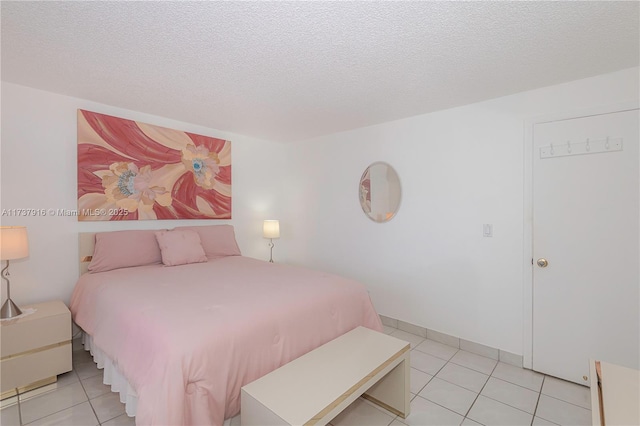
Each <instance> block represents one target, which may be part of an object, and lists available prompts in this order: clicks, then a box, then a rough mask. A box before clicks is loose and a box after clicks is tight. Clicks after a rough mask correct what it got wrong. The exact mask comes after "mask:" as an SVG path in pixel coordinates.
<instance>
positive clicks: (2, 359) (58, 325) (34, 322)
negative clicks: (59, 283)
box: [0, 300, 72, 394]
mask: <svg viewBox="0 0 640 426" xmlns="http://www.w3.org/2000/svg"><path fill="white" fill-rule="evenodd" d="M28 309H35V312H32V313H29V314H27V315H24V316H22V317H19V318H15V319H11V320H8V321H2V322H0V344H1V345H2V346H1V348H0V354H1V355H0V372H1V373H2V374H0V388H1V392H2V393H3V394H5V392H7V391H15V389H16V388H21V389H24V388H26V387H30V386H37V385H38V383H42V382H43V381H47V380H49V379H51V381H55V379H56V378H57V375H58V374H62V373H66V372H67V371H70V370H71V368H72V365H71V351H72V347H71V313H70V312H69V309H68V308H67V306H66V305H65V304H64V303H62V302H61V301H59V300H56V301H51V302H45V303H38V304H36V305H30V306H23V307H22V310H23V312H24V311H27V310H28Z"/></svg>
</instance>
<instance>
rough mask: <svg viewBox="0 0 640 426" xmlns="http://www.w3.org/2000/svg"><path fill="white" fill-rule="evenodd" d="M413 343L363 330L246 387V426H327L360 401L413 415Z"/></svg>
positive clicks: (403, 414)
mask: <svg viewBox="0 0 640 426" xmlns="http://www.w3.org/2000/svg"><path fill="white" fill-rule="evenodd" d="M409 353H410V351H409V343H407V342H405V341H403V340H399V339H396V338H395V337H391V336H388V335H386V334H383V333H379V332H377V331H373V330H370V329H368V328H365V327H358V328H356V329H354V330H351V331H350V332H348V333H346V334H344V335H342V336H340V337H338V338H336V339H334V340H332V341H330V342H328V343H326V344H324V345H322V346H320V347H319V348H317V349H314V350H313V351H311V352H309V353H307V354H305V355H303V356H301V357H300V358H298V359H295V360H293V361H291V362H290V363H288V364H285V365H283V366H282V367H280V368H278V369H277V370H275V371H273V372H271V373H269V374H267V375H265V376H263V377H261V378H260V379H258V380H256V381H254V382H252V383H249V384H248V385H246V386H244V387H243V388H242V400H241V404H242V405H241V415H240V418H241V422H242V425H256V426H257V425H259V426H271V425H296V426H297V425H325V424H327V423H329V422H330V421H331V420H332V419H333V418H334V417H335V416H337V415H338V414H339V413H340V412H341V411H342V410H344V409H345V408H346V407H348V406H349V404H351V403H352V402H353V401H355V400H356V399H357V398H358V397H360V396H363V397H364V398H366V399H368V400H370V401H372V402H374V403H376V404H378V405H380V406H381V407H384V408H385V409H387V410H389V411H391V412H392V413H394V414H398V415H400V416H402V417H403V418H405V417H406V416H408V415H409V402H410V398H411V394H410V392H409V375H410V374H409V371H410V366H409Z"/></svg>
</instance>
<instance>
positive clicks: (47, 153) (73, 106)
mask: <svg viewBox="0 0 640 426" xmlns="http://www.w3.org/2000/svg"><path fill="white" fill-rule="evenodd" d="M78 108H82V109H87V110H91V111H96V112H100V113H105V114H110V115H114V116H119V117H124V118H128V119H133V120H138V121H143V122H146V123H151V124H155V125H159V126H165V127H170V128H174V129H179V130H185V131H190V132H193V133H198V134H202V135H208V136H213V137H218V138H224V139H228V140H231V141H232V154H231V155H232V173H233V176H232V179H233V180H232V184H233V200H232V201H233V206H232V217H233V219H232V220H229V221H214V220H211V221H176V220H171V221H140V222H138V221H130V222H119V223H98V222H78V221H77V218H76V217H51V216H47V217H22V218H18V217H8V216H3V217H1V218H0V221H1V223H2V225H3V226H15V225H24V226H27V232H28V234H29V242H30V255H29V257H28V258H27V259H21V260H15V261H12V262H11V275H12V286H11V289H12V291H11V296H12V299H14V300H15V301H16V303H18V304H19V305H20V304H26V303H36V302H40V301H45V300H51V299H62V300H63V301H65V302H68V300H69V298H70V296H71V292H72V290H73V287H74V285H75V282H76V280H77V277H78V266H77V259H78V242H77V233H78V232H88V231H104V230H115V229H132V228H136V229H157V228H163V227H164V228H173V227H174V226H180V225H184V224H189V225H191V224H210V223H211V224H220V223H230V224H233V225H234V226H235V229H236V237H237V240H238V244H239V246H240V249H241V250H242V252H243V254H245V255H248V256H252V257H257V258H261V259H265V260H266V259H268V258H269V253H268V247H267V245H266V241H265V240H264V239H263V238H262V220H263V219H266V218H270V217H279V215H280V213H281V211H280V210H279V209H280V208H281V206H282V201H281V197H282V192H281V189H280V188H281V187H282V182H283V180H282V179H283V176H284V149H285V146H284V145H282V144H279V143H273V142H268V141H261V140H256V139H252V138H248V137H245V136H242V135H236V134H230V133H226V132H223V131H218V130H214V129H208V128H204V127H201V126H196V125H193V124H189V123H183V122H178V121H175V120H170V119H166V118H162V117H157V116H152V115H148V114H143V113H139V112H134V111H128V110H123V109H120V108H114V107H110V106H107V105H102V104H98V103H95V102H90V101H87V100H82V99H77V98H71V97H67V96H62V95H58V94H54V93H49V92H44V91H40V90H35V89H31V88H27V87H23V86H18V85H15V84H10V83H6V82H2V139H1V144H0V151H1V190H0V200H1V201H0V210H1V209H14V208H38V209H40V208H44V209H49V208H53V209H70V210H75V209H76V206H77V200H76V193H77V187H76V176H77V153H76V147H77V139H76V110H77V109H78ZM3 263H4V262H3ZM2 287H3V289H2V291H3V293H2V294H3V298H4V297H5V290H4V284H3V285H2Z"/></svg>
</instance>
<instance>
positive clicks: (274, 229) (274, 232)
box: [262, 220, 280, 238]
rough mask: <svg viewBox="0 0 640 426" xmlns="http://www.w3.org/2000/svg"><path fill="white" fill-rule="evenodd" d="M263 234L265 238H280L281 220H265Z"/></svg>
mask: <svg viewBox="0 0 640 426" xmlns="http://www.w3.org/2000/svg"><path fill="white" fill-rule="evenodd" d="M262 234H263V235H264V237H265V238H280V221H278V220H265V221H264V225H263V226H262Z"/></svg>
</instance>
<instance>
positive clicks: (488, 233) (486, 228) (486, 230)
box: [482, 223, 493, 237]
mask: <svg viewBox="0 0 640 426" xmlns="http://www.w3.org/2000/svg"><path fill="white" fill-rule="evenodd" d="M482 235H483V236H484V237H493V225H492V224H490V223H485V224H484V225H482Z"/></svg>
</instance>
